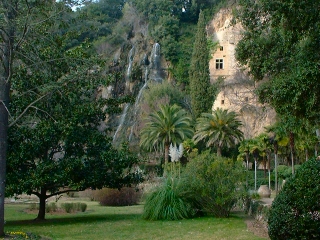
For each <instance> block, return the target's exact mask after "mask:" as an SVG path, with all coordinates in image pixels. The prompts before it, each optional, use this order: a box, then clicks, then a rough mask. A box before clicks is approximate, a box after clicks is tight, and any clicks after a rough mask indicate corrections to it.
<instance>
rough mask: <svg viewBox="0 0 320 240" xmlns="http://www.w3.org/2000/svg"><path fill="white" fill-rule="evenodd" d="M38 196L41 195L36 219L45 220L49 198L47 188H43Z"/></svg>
mask: <svg viewBox="0 0 320 240" xmlns="http://www.w3.org/2000/svg"><path fill="white" fill-rule="evenodd" d="M38 197H39V212H38V216H37V218H36V220H44V219H45V215H46V200H47V194H46V189H44V188H41V192H40V194H39V195H38Z"/></svg>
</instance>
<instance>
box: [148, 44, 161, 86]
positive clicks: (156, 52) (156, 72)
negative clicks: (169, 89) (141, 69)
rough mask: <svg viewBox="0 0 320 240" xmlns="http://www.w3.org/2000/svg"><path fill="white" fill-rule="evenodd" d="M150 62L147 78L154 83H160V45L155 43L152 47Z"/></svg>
mask: <svg viewBox="0 0 320 240" xmlns="http://www.w3.org/2000/svg"><path fill="white" fill-rule="evenodd" d="M150 61H151V64H150V76H149V78H150V79H152V80H154V81H156V82H162V77H161V74H160V71H161V62H160V44H159V43H155V44H154V45H153V48H152V52H151V56H150Z"/></svg>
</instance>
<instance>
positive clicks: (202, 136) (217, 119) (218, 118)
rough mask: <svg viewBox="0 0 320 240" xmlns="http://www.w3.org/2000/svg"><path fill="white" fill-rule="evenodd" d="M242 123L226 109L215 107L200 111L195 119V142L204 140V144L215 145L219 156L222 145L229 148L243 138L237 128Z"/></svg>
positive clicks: (233, 113) (234, 114)
mask: <svg viewBox="0 0 320 240" xmlns="http://www.w3.org/2000/svg"><path fill="white" fill-rule="evenodd" d="M241 125H242V123H241V122H240V121H239V120H238V119H237V114H236V113H235V112H233V111H230V112H229V111H228V110H227V109H224V110H223V109H221V108H218V109H216V110H215V111H214V112H213V113H212V114H211V113H202V114H201V117H200V118H198V119H197V123H196V133H195V135H194V136H193V139H194V140H195V142H196V143H197V142H199V141H202V140H205V141H206V146H207V147H211V146H215V147H217V154H218V155H219V156H221V150H222V147H224V146H226V147H227V148H230V147H231V146H234V145H235V143H236V142H237V141H239V140H241V139H242V138H243V133H242V131H241V130H240V129H239V127H240V126H241Z"/></svg>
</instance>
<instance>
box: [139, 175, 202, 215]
mask: <svg viewBox="0 0 320 240" xmlns="http://www.w3.org/2000/svg"><path fill="white" fill-rule="evenodd" d="M178 181H179V179H175V178H169V179H167V180H166V181H165V182H164V183H163V184H162V185H160V186H158V187H156V189H155V190H154V191H153V192H152V193H151V194H150V195H149V196H148V197H147V199H146V202H145V205H144V211H143V215H142V217H143V218H144V219H146V220H179V219H183V218H191V217H193V216H194V215H195V213H196V212H195V211H194V207H193V206H192V204H190V202H189V201H188V200H187V199H186V198H184V197H183V195H182V194H181V192H180V188H179V185H178V184H179V182H178Z"/></svg>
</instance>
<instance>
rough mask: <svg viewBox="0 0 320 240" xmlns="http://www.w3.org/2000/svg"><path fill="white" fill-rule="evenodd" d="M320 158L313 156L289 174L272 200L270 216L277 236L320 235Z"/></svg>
mask: <svg viewBox="0 0 320 240" xmlns="http://www.w3.org/2000/svg"><path fill="white" fill-rule="evenodd" d="M319 175H320V161H318V160H316V159H311V160H308V161H307V162H305V163H304V164H302V165H301V167H300V168H299V169H298V170H297V172H296V174H295V175H294V176H293V177H291V178H289V179H288V180H287V181H286V183H285V185H284V187H283V189H282V190H281V192H280V193H279V194H278V195H277V197H276V198H275V200H274V201H273V203H272V206H271V210H270V215H269V219H268V230H269V236H270V238H271V239H272V240H273V239H305V240H306V239H318V238H320V232H319V229H320V221H319V217H320V215H319V213H320V203H319V198H320V178H319Z"/></svg>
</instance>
